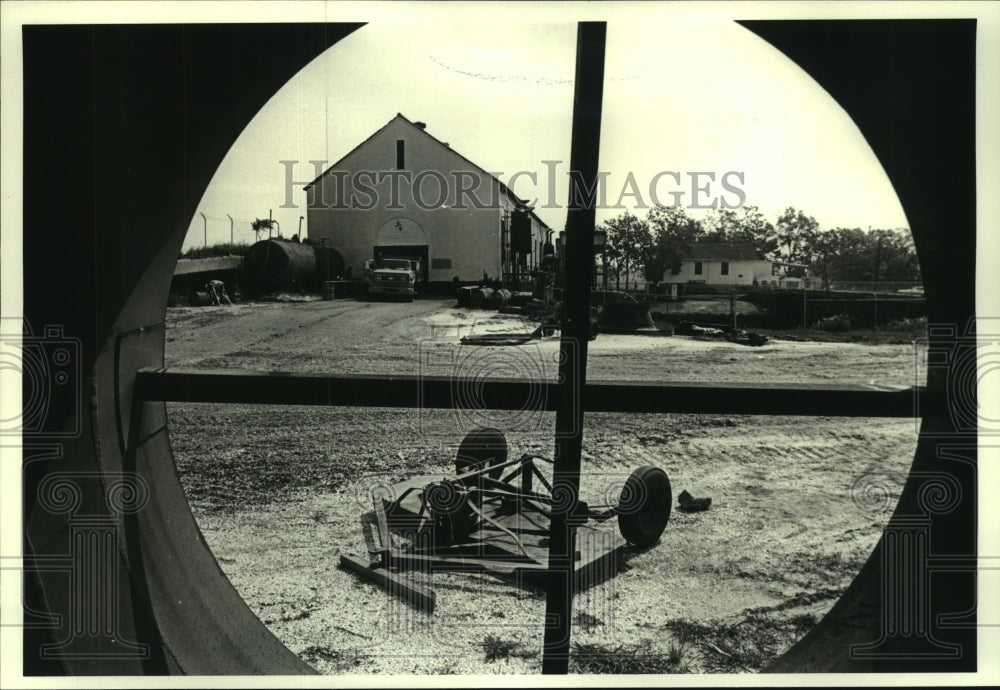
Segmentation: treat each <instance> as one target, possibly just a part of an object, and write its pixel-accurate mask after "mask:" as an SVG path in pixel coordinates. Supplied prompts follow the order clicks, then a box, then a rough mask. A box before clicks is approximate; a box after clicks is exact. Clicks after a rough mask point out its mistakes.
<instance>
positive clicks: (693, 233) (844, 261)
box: [601, 206, 920, 286]
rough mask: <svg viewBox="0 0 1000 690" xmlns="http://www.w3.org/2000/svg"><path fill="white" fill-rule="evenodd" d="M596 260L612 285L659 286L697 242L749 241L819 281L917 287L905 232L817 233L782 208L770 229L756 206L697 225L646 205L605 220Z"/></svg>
mask: <svg viewBox="0 0 1000 690" xmlns="http://www.w3.org/2000/svg"><path fill="white" fill-rule="evenodd" d="M601 228H602V229H603V230H604V231H605V232H606V233H607V245H606V247H605V250H604V257H603V258H604V261H605V262H606V265H607V267H608V275H609V276H614V277H615V280H616V282H617V284H618V285H619V286H620V283H621V278H622V277H624V278H625V282H626V285H627V284H628V283H629V280H630V278H632V277H633V276H639V275H641V276H642V277H643V278H644V279H645V280H648V281H652V282H654V283H656V282H659V281H661V280H663V275H664V273H666V272H667V271H668V270H670V269H674V270H676V269H678V268H679V267H680V263H681V261H683V259H684V257H685V256H686V255H687V254H688V253H689V252H690V251H691V249H692V247H693V245H694V244H696V243H697V242H749V243H750V244H752V245H753V247H754V249H755V250H756V251H757V252H758V253H760V254H761V255H762V256H764V257H765V258H767V259H771V260H774V261H782V262H786V263H791V264H801V265H804V266H806V267H807V268H808V269H809V274H810V275H811V276H816V277H820V278H823V280H824V281H833V280H839V281H883V282H918V281H920V266H919V264H918V262H917V254H916V248H915V246H914V244H913V237H912V235H911V234H910V231H909V230H908V229H906V228H894V229H876V230H867V231H866V230H862V229H861V228H832V229H830V230H821V229H820V227H819V223H818V222H817V221H816V219H815V218H813V217H812V216H810V215H807V214H806V213H805V212H803V211H801V210H798V209H796V208H794V207H791V206H789V207H788V208H786V209H785V211H784V212H783V213H782V214H781V215H779V216H778V218H777V219H776V220H775V222H774V223H771V222H770V221H769V220H768V219H767V218H766V217H765V216H764V214H763V213H761V212H760V210H759V209H758V208H757V207H756V206H744V207H741V208H739V209H737V210H730V209H712V210H711V211H709V212H708V213H707V214H706V215H705V217H704V218H702V219H700V220H698V219H695V218H692V217H691V216H689V215H688V214H687V212H686V211H685V210H684V208H682V207H680V206H672V207H664V206H654V207H653V208H651V209H650V210H649V211H648V212H647V214H646V217H645V218H639V217H638V216H635V215H634V214H632V213H630V212H629V211H625V212H624V213H622V214H621V215H618V216H616V217H615V218H612V219H610V220H608V221H606V222H605V223H604V224H603V225H602V226H601Z"/></svg>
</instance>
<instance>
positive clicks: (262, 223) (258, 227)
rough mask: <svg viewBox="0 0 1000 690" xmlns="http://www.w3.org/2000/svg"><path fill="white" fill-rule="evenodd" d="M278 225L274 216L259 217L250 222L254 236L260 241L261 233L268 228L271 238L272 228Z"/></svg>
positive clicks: (268, 234) (269, 237)
mask: <svg viewBox="0 0 1000 690" xmlns="http://www.w3.org/2000/svg"><path fill="white" fill-rule="evenodd" d="M275 225H276V223H275V221H274V219H273V218H257V219H256V220H254V221H253V222H252V223H251V224H250V229H251V230H253V234H254V237H256V239H257V240H258V241H259V240H260V233H261V232H263V231H264V230H267V238H268V239H271V230H273V229H274V226H275Z"/></svg>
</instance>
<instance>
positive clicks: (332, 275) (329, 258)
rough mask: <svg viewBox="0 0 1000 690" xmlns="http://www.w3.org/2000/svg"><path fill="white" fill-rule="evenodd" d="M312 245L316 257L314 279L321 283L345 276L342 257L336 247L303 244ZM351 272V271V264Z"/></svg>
mask: <svg viewBox="0 0 1000 690" xmlns="http://www.w3.org/2000/svg"><path fill="white" fill-rule="evenodd" d="M303 246H309V247H312V251H313V254H314V255H315V257H316V280H318V281H319V282H320V283H321V284H322V283H325V282H327V281H331V280H342V279H344V278H345V277H346V276H345V274H344V273H345V269H346V267H345V265H344V257H342V256H341V255H340V252H338V251H337V250H336V249H330V248H329V247H324V246H323V245H321V244H311V245H303ZM351 268H352V272H353V266H352V267H351Z"/></svg>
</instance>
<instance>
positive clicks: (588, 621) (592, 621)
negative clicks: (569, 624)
mask: <svg viewBox="0 0 1000 690" xmlns="http://www.w3.org/2000/svg"><path fill="white" fill-rule="evenodd" d="M573 622H574V623H576V624H577V625H579V626H580V627H581V628H583V629H584V630H585V631H587V632H590V631H591V630H593V629H594V628H597V627H599V626H602V625H604V621H602V620H601V619H600V618H598V617H597V616H592V615H590V614H589V613H587V612H586V611H580V612H579V613H577V614H576V615H575V616H574V617H573Z"/></svg>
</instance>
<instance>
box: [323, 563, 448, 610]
mask: <svg viewBox="0 0 1000 690" xmlns="http://www.w3.org/2000/svg"><path fill="white" fill-rule="evenodd" d="M340 567H341V568H343V569H345V570H349V571H351V572H353V573H355V574H356V575H359V576H361V577H363V578H364V579H366V580H368V581H369V582H372V583H374V584H376V585H379V586H380V587H382V588H384V589H385V591H386V592H387V593H388V594H390V595H392V596H394V597H398V598H400V599H402V600H403V601H405V602H406V603H408V604H410V605H411V606H413V607H415V608H417V609H420V610H421V611H426V612H427V613H434V605H435V599H436V597H435V593H434V590H433V589H430V588H429V587H424V586H423V585H419V584H417V583H416V582H412V581H411V580H409V579H408V578H406V577H403V576H402V575H399V574H397V573H393V572H391V571H389V570H386V569H385V568H382V567H378V566H376V567H372V565H371V564H369V563H368V562H366V561H362V560H361V559H359V558H355V557H354V556H349V555H347V554H340Z"/></svg>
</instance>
